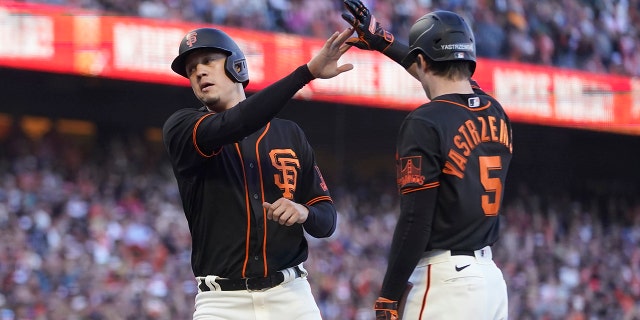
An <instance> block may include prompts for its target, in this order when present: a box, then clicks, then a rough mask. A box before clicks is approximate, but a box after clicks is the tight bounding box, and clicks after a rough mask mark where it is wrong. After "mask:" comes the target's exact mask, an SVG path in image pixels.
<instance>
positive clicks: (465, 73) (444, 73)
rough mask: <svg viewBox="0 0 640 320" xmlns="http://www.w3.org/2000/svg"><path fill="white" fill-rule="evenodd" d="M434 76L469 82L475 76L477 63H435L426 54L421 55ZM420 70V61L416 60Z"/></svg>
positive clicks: (455, 61) (459, 61) (461, 61)
mask: <svg viewBox="0 0 640 320" xmlns="http://www.w3.org/2000/svg"><path fill="white" fill-rule="evenodd" d="M420 56H422V57H423V58H424V61H425V62H426V63H427V65H428V66H429V70H431V72H433V74H434V75H436V76H439V77H444V78H447V79H450V80H468V79H470V78H471V76H472V75H473V70H474V68H475V62H473V61H469V60H449V61H434V60H432V59H431V58H429V57H427V55H425V54H420ZM416 62H417V63H418V68H421V67H422V66H420V60H418V59H416Z"/></svg>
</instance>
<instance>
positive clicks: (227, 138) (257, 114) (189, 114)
mask: <svg viewBox="0 0 640 320" xmlns="http://www.w3.org/2000/svg"><path fill="white" fill-rule="evenodd" d="M311 80H313V75H312V74H311V72H310V71H309V68H308V67H307V66H306V65H303V66H300V67H298V68H297V69H296V70H295V71H293V72H292V73H291V74H289V75H288V76H286V77H284V78H282V79H280V80H279V81H277V82H275V83H273V84H272V85H270V86H268V87H266V88H264V89H263V90H261V91H260V92H258V93H256V94H254V95H252V96H250V97H249V98H247V99H245V100H244V101H242V102H240V103H239V104H238V105H236V106H235V107H233V108H231V109H229V110H227V111H224V112H221V113H214V112H207V111H206V109H205V108H202V109H201V110H197V109H188V108H185V109H181V110H178V111H176V112H175V113H173V114H172V115H171V116H170V117H169V118H168V119H167V121H166V122H165V123H164V125H163V129H162V130H163V140H164V144H165V147H166V149H167V152H168V153H169V156H170V158H171V161H172V163H173V165H174V167H175V168H176V170H177V171H178V172H179V173H183V174H184V173H187V172H191V171H192V170H194V168H197V167H198V166H199V165H200V164H201V163H202V162H204V161H205V160H206V159H207V157H211V156H213V155H215V153H216V152H218V151H219V150H220V148H221V147H222V146H223V145H225V144H229V143H233V142H236V141H238V140H240V139H242V138H244V137H246V136H247V135H249V134H251V133H252V132H254V131H256V130H258V129H260V128H262V127H263V126H264V125H266V124H267V123H268V122H269V121H271V119H273V117H274V116H275V115H277V113H278V112H279V111H280V110H282V109H283V108H284V106H285V104H286V102H287V101H289V100H290V99H291V98H292V97H293V95H294V94H295V93H296V92H297V91H298V90H300V88H302V87H304V86H305V85H306V84H307V83H309V81H311Z"/></svg>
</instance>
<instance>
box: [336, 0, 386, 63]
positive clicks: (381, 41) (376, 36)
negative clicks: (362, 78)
mask: <svg viewBox="0 0 640 320" xmlns="http://www.w3.org/2000/svg"><path fill="white" fill-rule="evenodd" d="M343 3H344V6H345V7H346V8H347V10H349V12H350V13H351V14H348V13H343V14H342V19H344V20H345V21H347V22H348V23H349V24H350V25H352V26H353V28H354V29H355V30H356V33H357V34H358V37H357V38H356V37H353V38H349V39H347V41H346V43H347V44H350V45H352V46H355V47H358V48H360V49H363V50H377V51H380V52H384V51H385V50H386V49H387V48H388V47H389V46H391V44H392V43H393V41H394V37H393V34H391V33H390V32H388V31H386V30H384V29H382V26H380V23H379V22H378V21H376V18H375V17H374V16H373V15H372V14H371V12H369V9H367V7H365V5H364V4H362V2H360V0H343Z"/></svg>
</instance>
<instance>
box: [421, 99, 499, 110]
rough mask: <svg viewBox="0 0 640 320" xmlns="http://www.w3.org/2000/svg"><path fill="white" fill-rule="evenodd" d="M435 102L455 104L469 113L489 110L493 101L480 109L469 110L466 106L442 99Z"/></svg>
mask: <svg viewBox="0 0 640 320" xmlns="http://www.w3.org/2000/svg"><path fill="white" fill-rule="evenodd" d="M433 101H438V102H445V103H450V104H454V105H456V106H459V107H463V108H465V109H467V110H469V111H482V110H485V109H488V108H489V107H491V101H489V102H487V104H485V105H484V106H482V107H478V108H469V107H468V106H465V105H464V104H461V103H457V102H453V101H449V100H440V99H438V100H433Z"/></svg>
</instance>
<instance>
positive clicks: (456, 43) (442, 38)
mask: <svg viewBox="0 0 640 320" xmlns="http://www.w3.org/2000/svg"><path fill="white" fill-rule="evenodd" d="M420 53H422V54H424V55H426V56H427V57H429V58H430V59H431V60H433V61H459V60H467V61H472V62H474V63H473V70H471V71H472V73H473V71H475V62H476V42H475V38H474V36H473V31H471V27H469V25H468V24H467V22H466V21H465V20H464V18H462V17H461V16H459V15H458V14H456V13H454V12H451V11H444V10H439V11H434V12H431V13H428V14H425V15H424V16H422V17H421V18H420V19H418V20H417V21H416V22H415V23H414V24H413V26H412V27H411V30H410V31H409V53H408V54H407V56H406V57H405V58H404V60H403V61H402V64H403V65H405V63H407V64H411V63H413V62H414V61H415V59H416V57H417V56H418V54H420Z"/></svg>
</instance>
